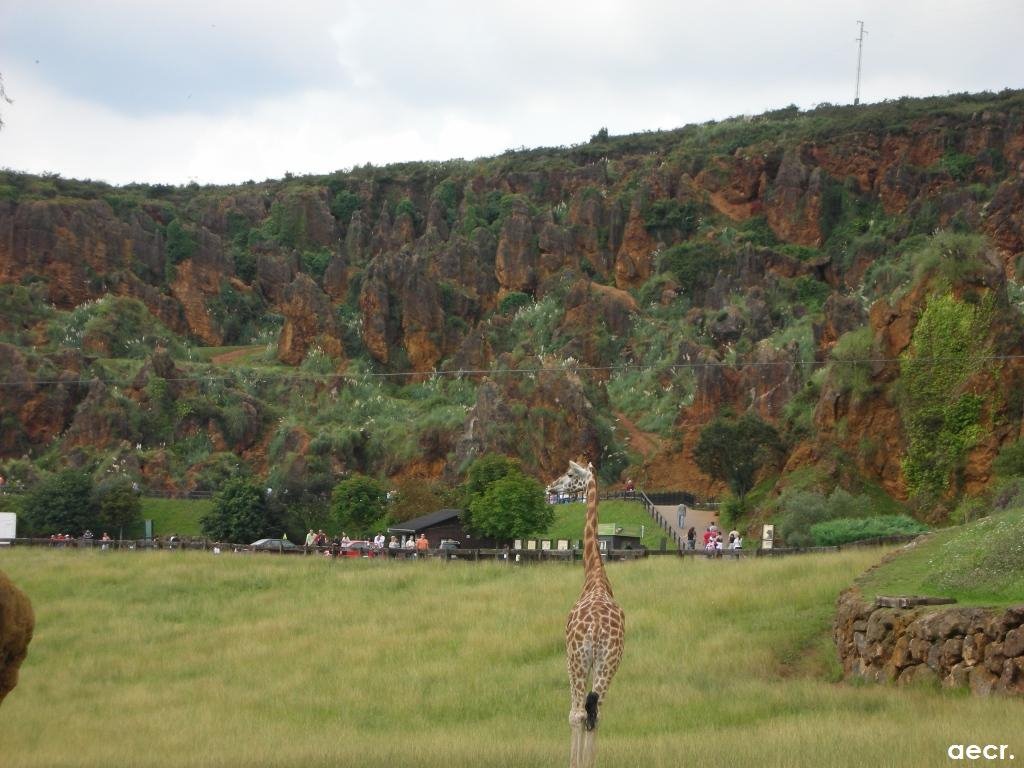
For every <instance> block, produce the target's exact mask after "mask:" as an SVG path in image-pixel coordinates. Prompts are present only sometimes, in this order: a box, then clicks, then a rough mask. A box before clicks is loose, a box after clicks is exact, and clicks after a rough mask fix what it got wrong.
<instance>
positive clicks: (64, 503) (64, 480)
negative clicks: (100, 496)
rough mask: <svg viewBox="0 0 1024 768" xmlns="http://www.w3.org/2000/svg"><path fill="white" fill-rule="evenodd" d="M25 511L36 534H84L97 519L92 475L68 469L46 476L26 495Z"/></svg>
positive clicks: (22, 507) (28, 522) (29, 525)
mask: <svg viewBox="0 0 1024 768" xmlns="http://www.w3.org/2000/svg"><path fill="white" fill-rule="evenodd" d="M21 511H22V515H23V516H24V520H25V523H26V525H27V527H28V529H29V531H30V532H31V533H32V534H33V535H41V534H42V535H49V534H52V533H68V534H71V535H73V536H78V535H80V534H81V533H82V532H83V531H84V530H85V529H86V528H91V527H92V526H93V525H95V523H96V506H95V503H94V500H93V485H92V478H90V477H89V476H88V475H86V474H84V473H82V472H78V471H76V470H73V469H67V470H64V471H63V472H60V473H59V474H56V475H51V476H50V477H48V478H46V479H45V480H43V481H42V482H40V483H39V484H38V485H36V487H35V488H33V489H32V491H31V492H30V493H29V494H28V495H27V496H26V497H25V500H24V501H23V502H22V505H21Z"/></svg>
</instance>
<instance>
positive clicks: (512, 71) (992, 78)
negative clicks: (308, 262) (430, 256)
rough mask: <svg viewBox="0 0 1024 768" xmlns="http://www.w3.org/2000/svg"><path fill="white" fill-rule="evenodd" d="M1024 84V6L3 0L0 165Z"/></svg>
mask: <svg viewBox="0 0 1024 768" xmlns="http://www.w3.org/2000/svg"><path fill="white" fill-rule="evenodd" d="M857 19H863V20H864V21H865V22H866V29H867V30H868V35H867V36H866V38H865V45H864V64H863V75H862V82H861V97H862V100H863V101H868V102H870V101H879V100H882V99H886V98H895V97H899V96H903V95H911V96H925V95H933V94H946V93H950V92H958V91H980V90H993V91H998V90H1001V89H1003V88H1020V87H1024V69H1022V67H1021V65H1020V40H1021V38H1022V35H1024V0H956V1H954V0H879V1H875V0H848V1H842V0H836V1H835V2H832V1H830V0H789V1H787V0H714V1H712V0H672V1H671V2H659V1H657V0H616V1H615V2H609V1H608V0H588V1H587V2H564V1H563V0H517V2H505V1H504V0H489V1H487V0H481V1H479V2H455V0H448V1H446V0H435V1H431V0H419V2H393V1H392V0H347V1H346V0H335V1H334V2H327V1H326V0H290V2H283V1H281V0H277V1H276V2H263V1H262V0H173V2H167V1H165V0H0V74H2V76H3V79H4V84H5V86H6V89H7V95H8V96H9V97H10V98H12V99H13V100H14V102H13V103H12V104H0V108H2V116H3V120H4V122H5V126H4V129H3V130H2V131H0V167H7V168H14V169H17V170H26V171H32V172H36V173H38V172H56V173H60V174H61V175H63V176H66V177H77V178H93V179H102V180H105V181H109V182H112V183H118V184H120V183H127V182H131V181H148V182H168V183H186V182H188V181H191V180H195V181H198V182H199V183H201V184H202V183H210V182H212V183H222V182H237V181H245V180H246V179H255V180H262V179H264V178H276V177H280V176H282V175H283V174H284V173H285V172H286V171H291V172H292V173H296V174H301V173H327V172H330V171H333V170H337V169H341V168H349V167H352V166H354V165H361V164H363V163H366V162H372V163H374V164H383V163H388V162H398V161H404V160H442V159H448V158H454V157H464V158H467V159H469V158H474V157H479V156H482V155H493V154H496V153H500V152H502V151H503V150H505V149H508V148H510V147H520V146H527V147H536V146H553V145H563V144H574V143H578V142H581V141H586V140H587V139H588V138H589V137H590V136H591V135H592V134H593V133H595V132H596V131H597V130H598V129H599V128H601V127H602V126H607V128H608V130H609V131H610V132H611V133H612V134H622V133H631V132H634V131H641V130H648V129H658V128H674V127H678V126H680V125H684V124H686V123H692V122H703V121H705V120H711V119H721V118H725V117H729V116H732V115H738V114H757V113H759V112H762V111H764V110H766V109H773V108H778V107H782V106H786V105H787V104H790V103H795V104H798V105H799V106H801V107H804V108H806V107H810V106H813V105H815V104H817V103H819V102H823V101H829V102H833V103H847V102H851V101H852V100H853V92H854V79H855V75H856V64H857V44H856V42H855V38H856V37H857V24H856V20H857Z"/></svg>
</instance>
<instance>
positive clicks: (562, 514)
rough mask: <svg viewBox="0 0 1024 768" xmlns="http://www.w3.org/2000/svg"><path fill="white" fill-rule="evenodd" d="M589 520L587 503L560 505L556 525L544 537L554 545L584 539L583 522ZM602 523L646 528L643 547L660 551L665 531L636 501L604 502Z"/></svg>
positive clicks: (601, 511)
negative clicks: (587, 518)
mask: <svg viewBox="0 0 1024 768" xmlns="http://www.w3.org/2000/svg"><path fill="white" fill-rule="evenodd" d="M585 517H586V506H585V505H584V504H556V505H555V522H554V523H552V524H551V528H549V529H548V532H547V533H546V534H545V535H544V536H543V538H546V539H551V540H552V541H553V542H554V541H557V540H558V539H569V540H570V541H571V540H574V539H582V538H583V522H584V518H585ZM598 521H599V522H602V523H619V524H621V525H643V526H646V529H645V531H644V538H643V544H644V546H646V547H648V548H649V549H658V548H659V547H660V546H661V539H662V536H664V535H665V534H664V532H663V531H662V530H661V528H659V527H658V525H657V524H656V523H655V522H654V520H652V519H651V516H650V515H648V514H647V512H646V511H645V510H644V508H643V507H642V506H641V505H640V504H638V503H637V502H633V501H602V502H601V503H600V505H599V506H598Z"/></svg>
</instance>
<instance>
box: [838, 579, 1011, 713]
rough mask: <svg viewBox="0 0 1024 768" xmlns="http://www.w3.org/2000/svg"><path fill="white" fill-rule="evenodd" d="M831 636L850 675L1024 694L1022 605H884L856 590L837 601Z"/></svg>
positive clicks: (855, 588) (982, 693) (845, 669)
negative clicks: (877, 603)
mask: <svg viewBox="0 0 1024 768" xmlns="http://www.w3.org/2000/svg"><path fill="white" fill-rule="evenodd" d="M832 636H833V639H834V640H835V643H836V648H837V649H838V651H839V659H840V661H841V663H842V665H843V672H844V674H845V675H846V677H848V678H850V677H860V678H864V679H867V680H874V681H878V682H882V681H895V682H896V683H897V684H898V685H908V684H913V683H932V684H936V683H941V684H942V685H943V686H945V687H949V688H958V687H969V688H970V689H971V692H972V693H975V694H978V695H988V694H991V693H1004V694H1011V695H1017V696H1021V695H1024V605H1017V606H1013V607H1011V608H1006V609H1002V610H994V609H987V608H960V607H953V608H940V609H936V608H935V607H933V606H922V607H917V608H887V607H878V606H875V605H872V604H869V603H867V602H865V601H864V599H863V597H862V595H861V593H860V589H859V588H857V587H853V588H851V589H849V590H847V591H845V592H843V594H841V595H840V596H839V601H838V608H837V611H836V619H835V623H834V624H833V627H832Z"/></svg>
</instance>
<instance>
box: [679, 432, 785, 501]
mask: <svg viewBox="0 0 1024 768" xmlns="http://www.w3.org/2000/svg"><path fill="white" fill-rule="evenodd" d="M781 453H782V440H781V439H780V438H779V433H778V432H776V431H775V427H773V426H772V425H771V424H768V423H766V422H764V421H762V420H761V419H759V418H758V417H757V416H755V415H753V414H751V413H748V414H745V415H743V416H741V417H740V418H739V419H726V418H723V417H718V418H716V419H715V420H714V421H712V422H711V423H710V424H708V425H707V426H706V427H704V429H703V430H702V431H701V433H700V439H699V440H698V441H697V447H696V448H695V449H694V451H693V456H694V458H695V459H696V461H697V466H698V467H700V469H701V471H702V472H704V473H706V474H707V475H710V476H711V477H713V478H714V479H715V480H722V481H724V482H725V483H726V484H728V486H729V490H730V491H732V492H733V494H734V495H735V496H736V497H737V498H740V499H742V498H743V497H744V496H746V495H747V492H748V491H749V490H750V489H751V488H753V487H754V477H755V475H756V474H757V471H758V470H759V469H760V468H761V467H762V466H764V465H765V464H767V463H770V462H773V461H775V460H776V459H778V457H779V456H780V455H781Z"/></svg>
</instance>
